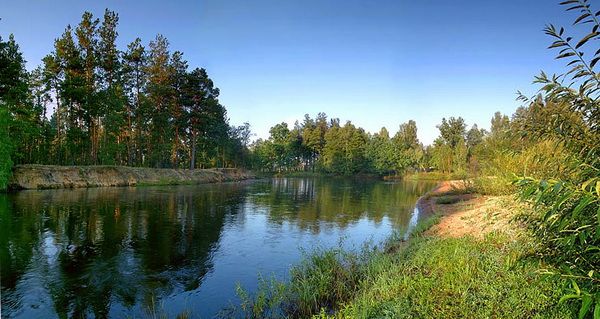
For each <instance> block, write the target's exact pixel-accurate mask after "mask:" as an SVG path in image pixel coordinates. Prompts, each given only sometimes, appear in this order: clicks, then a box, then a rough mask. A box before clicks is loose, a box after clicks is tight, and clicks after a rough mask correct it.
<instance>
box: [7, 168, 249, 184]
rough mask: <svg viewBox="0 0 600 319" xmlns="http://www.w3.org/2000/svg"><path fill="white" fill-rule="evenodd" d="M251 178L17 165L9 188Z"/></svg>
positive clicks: (238, 173) (212, 172)
mask: <svg viewBox="0 0 600 319" xmlns="http://www.w3.org/2000/svg"><path fill="white" fill-rule="evenodd" d="M251 178H254V175H253V174H252V173H250V172H247V171H244V170H241V169H235V168H228V169H196V170H184V169H156V168H142V167H124V166H52V165H17V166H15V167H14V169H13V174H12V177H11V179H10V181H9V184H8V187H9V189H48V188H79V187H107V186H135V185H169V184H173V185H176V184H203V183H216V182H226V181H240V180H245V179H251Z"/></svg>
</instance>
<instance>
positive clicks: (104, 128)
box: [0, 0, 600, 318]
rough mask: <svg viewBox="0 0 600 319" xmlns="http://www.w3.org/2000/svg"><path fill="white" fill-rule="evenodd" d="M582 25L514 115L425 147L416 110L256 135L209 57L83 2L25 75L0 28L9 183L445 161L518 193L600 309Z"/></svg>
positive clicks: (556, 255)
mask: <svg viewBox="0 0 600 319" xmlns="http://www.w3.org/2000/svg"><path fill="white" fill-rule="evenodd" d="M563 5H566V6H568V10H569V11H573V10H576V11H580V12H581V13H580V15H579V16H578V17H577V18H576V19H575V23H574V26H573V28H574V29H577V30H576V32H573V33H574V34H579V33H582V34H583V36H581V37H579V38H576V37H575V36H569V35H567V33H569V31H567V30H565V29H564V28H562V27H555V26H553V25H548V26H547V27H546V29H545V30H544V31H545V33H546V34H547V35H548V36H549V37H550V38H551V39H552V42H550V46H549V49H551V50H557V51H558V53H557V55H556V58H557V59H558V60H559V61H565V65H566V67H567V68H566V70H565V72H564V74H560V75H548V74H545V73H543V72H542V73H541V74H539V75H538V76H536V77H535V80H534V83H535V85H537V86H538V87H539V92H538V93H537V94H535V95H534V96H525V95H520V96H519V99H520V100H521V101H522V105H523V106H522V107H520V108H518V109H517V110H516V111H515V112H514V114H512V115H510V116H509V115H504V114H501V113H495V114H493V115H491V123H490V124H491V128H490V130H489V131H486V130H483V129H480V128H479V127H478V126H477V125H476V124H473V125H472V126H469V125H467V123H465V121H464V120H463V119H462V118H461V117H450V118H449V119H445V118H444V119H442V120H441V121H440V124H439V125H438V129H439V137H438V138H437V139H436V140H435V141H434V143H433V145H429V146H425V145H423V144H422V143H421V142H420V141H419V140H418V138H417V124H416V123H415V122H414V121H411V120H409V121H407V122H405V123H403V124H400V126H399V129H398V132H397V133H396V134H394V135H393V136H390V133H389V131H388V130H387V129H386V128H382V129H381V130H380V131H379V132H377V133H375V134H370V133H368V132H366V131H365V130H364V129H362V128H360V127H357V126H355V125H354V124H352V123H351V122H346V123H345V124H341V123H340V120H339V119H337V118H328V117H327V115H326V114H324V113H319V114H317V115H316V117H315V118H311V117H310V116H309V115H306V116H305V118H304V119H303V120H302V121H301V122H296V124H295V125H294V127H288V125H287V124H286V123H280V124H276V125H274V126H273V127H272V128H271V130H270V136H269V138H267V139H258V140H256V141H254V142H253V143H250V138H251V136H252V133H251V131H250V125H249V124H248V123H245V124H243V125H241V126H234V125H231V124H230V123H229V121H228V118H227V112H226V109H225V107H224V106H223V105H221V104H220V102H219V99H218V97H219V89H218V88H217V87H216V85H215V83H213V81H212V80H211V79H210V77H209V75H208V73H207V71H206V70H205V69H203V68H193V69H192V70H190V67H189V66H188V63H187V62H186V61H185V58H184V55H183V53H182V52H179V51H173V52H171V49H170V48H169V42H168V40H167V39H166V38H165V37H163V36H161V35H158V36H156V38H155V39H153V40H152V41H150V42H149V43H148V44H147V46H145V45H144V44H143V43H142V41H141V40H140V39H134V40H133V41H132V42H131V43H130V44H129V45H128V46H127V48H121V49H119V48H117V46H116V39H117V36H118V32H117V26H118V21H119V18H118V14H117V13H115V12H112V11H110V10H106V12H105V14H104V16H103V18H102V19H98V18H95V17H93V16H92V14H90V13H88V12H86V13H84V14H83V16H82V19H81V22H80V23H79V24H78V25H77V26H76V27H75V28H71V27H70V26H67V27H66V29H65V31H64V33H63V34H62V35H60V36H59V37H58V38H57V39H56V41H55V45H54V51H53V52H51V53H49V54H48V55H47V56H46V57H45V58H44V59H43V61H42V63H41V65H40V66H39V67H37V68H35V69H34V70H33V71H31V72H28V71H27V70H26V68H25V61H24V59H23V57H22V53H21V51H20V49H19V46H18V44H17V42H16V40H15V39H14V38H13V37H12V36H8V38H4V39H0V69H1V70H2V73H1V74H0V105H1V108H0V188H2V186H4V185H6V181H7V179H8V178H9V176H10V170H11V167H12V165H14V164H24V163H35V164H55V165H128V166H144V167H156V168H186V169H187V168H189V169H194V168H207V167H245V168H250V169H253V170H256V171H264V172H276V173H288V172H297V171H310V172H321V173H330V174H339V175H355V174H362V173H368V174H378V175H405V174H407V173H415V172H423V171H436V172H440V173H443V174H446V175H445V176H447V177H453V178H463V179H469V180H470V181H472V183H473V185H474V187H475V189H477V191H478V192H480V193H482V194H499V193H502V194H513V193H514V194H517V195H518V196H519V197H520V198H521V199H522V200H523V201H525V202H529V203H531V205H532V207H534V209H535V212H536V214H533V215H531V216H529V218H528V219H527V220H526V223H527V225H528V226H529V228H530V229H531V231H532V233H533V234H534V235H535V236H536V237H537V238H538V239H539V243H540V246H541V248H540V250H539V252H538V255H539V256H540V257H542V259H543V260H544V261H545V262H547V263H549V264H552V265H555V266H556V269H557V271H558V274H559V276H561V278H564V279H565V282H566V285H568V286H569V287H570V289H571V291H572V293H571V294H568V295H565V298H566V299H574V300H578V301H579V302H580V303H579V305H581V313H582V314H583V315H581V316H580V317H581V318H583V317H585V316H586V315H587V314H588V312H589V311H590V309H592V306H593V305H595V308H593V309H595V312H597V316H596V318H597V317H600V290H599V287H600V285H599V284H598V283H599V282H600V268H599V265H600V248H599V247H600V206H599V203H600V148H599V147H600V102H599V100H598V99H599V97H600V75H599V74H598V73H597V71H596V70H597V67H598V62H599V61H600V50H598V40H600V30H599V29H600V22H599V20H598V16H599V15H600V14H599V13H598V12H594V11H592V9H591V7H590V5H589V4H588V3H587V2H586V1H576V0H569V1H564V2H563Z"/></svg>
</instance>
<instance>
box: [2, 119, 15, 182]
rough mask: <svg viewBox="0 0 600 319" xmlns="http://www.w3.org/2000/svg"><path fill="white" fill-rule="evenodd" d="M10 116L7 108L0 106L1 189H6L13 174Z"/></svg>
mask: <svg viewBox="0 0 600 319" xmlns="http://www.w3.org/2000/svg"><path fill="white" fill-rule="evenodd" d="M9 121H10V118H9V116H8V112H7V111H6V110H5V109H2V108H0V191H4V190H6V186H7V184H8V179H9V178H10V175H11V169H12V165H13V163H12V160H11V157H10V154H11V153H12V142H11V140H10V136H9V132H8V127H9V125H8V123H9Z"/></svg>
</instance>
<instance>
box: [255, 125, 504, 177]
mask: <svg viewBox="0 0 600 319" xmlns="http://www.w3.org/2000/svg"><path fill="white" fill-rule="evenodd" d="M496 116H500V115H499V113H498V114H497V115H496ZM498 125H500V123H495V122H494V120H493V121H492V132H494V131H497V130H499V129H500V128H498V127H497V126H498ZM437 127H438V129H439V131H440V135H439V137H438V138H437V139H436V140H435V141H434V143H433V145H430V146H425V145H423V143H421V142H420V141H419V139H418V137H417V124H416V122H415V121H413V120H409V121H407V122H405V123H402V124H400V126H399V127H398V131H397V132H396V134H394V136H390V133H389V131H388V130H387V128H385V127H382V128H381V130H380V131H379V132H377V133H374V134H371V133H368V132H366V131H365V130H364V129H363V128H360V127H356V126H355V125H354V124H352V122H350V121H348V122H346V123H345V124H344V125H341V124H340V120H339V119H337V118H331V119H328V118H327V115H326V114H325V113H319V114H317V116H316V117H315V118H314V119H313V118H311V117H310V115H308V114H306V115H305V116H304V120H303V121H302V122H301V123H300V122H298V121H296V123H295V124H294V127H292V128H290V127H288V124H287V123H285V122H284V123H280V124H277V125H275V126H273V127H271V129H270V130H269V133H270V136H269V137H268V138H267V139H259V140H257V141H255V142H254V143H253V144H252V145H250V150H251V165H252V167H253V168H254V169H256V170H260V171H270V172H294V171H312V172H325V173H332V174H340V175H351V174H359V173H366V174H377V175H403V174H406V173H411V172H420V171H430V170H439V171H442V172H445V173H455V174H462V175H465V174H467V173H468V171H469V170H471V171H472V170H474V169H476V167H472V166H476V154H475V153H476V149H477V148H478V147H479V145H480V144H481V143H482V142H483V141H484V139H485V138H487V136H488V135H489V133H488V132H487V131H486V130H484V129H480V128H478V126H477V124H473V125H472V126H471V128H470V129H468V130H467V127H468V126H467V124H466V123H465V121H464V119H463V118H461V117H458V118H455V117H450V118H449V119H448V120H446V119H445V118H443V119H442V122H441V123H440V124H439V125H438V126H437ZM470 166H471V168H470Z"/></svg>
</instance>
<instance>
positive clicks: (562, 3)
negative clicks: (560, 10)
mask: <svg viewBox="0 0 600 319" xmlns="http://www.w3.org/2000/svg"><path fill="white" fill-rule="evenodd" d="M577 2H579V1H578V0H567V1H563V2H561V3H559V4H560V5H561V6H564V5H566V4H571V3H577Z"/></svg>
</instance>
